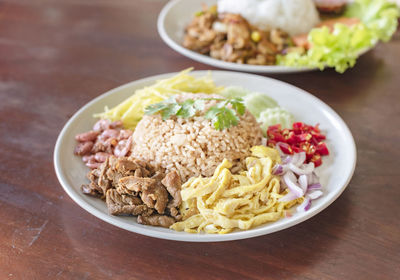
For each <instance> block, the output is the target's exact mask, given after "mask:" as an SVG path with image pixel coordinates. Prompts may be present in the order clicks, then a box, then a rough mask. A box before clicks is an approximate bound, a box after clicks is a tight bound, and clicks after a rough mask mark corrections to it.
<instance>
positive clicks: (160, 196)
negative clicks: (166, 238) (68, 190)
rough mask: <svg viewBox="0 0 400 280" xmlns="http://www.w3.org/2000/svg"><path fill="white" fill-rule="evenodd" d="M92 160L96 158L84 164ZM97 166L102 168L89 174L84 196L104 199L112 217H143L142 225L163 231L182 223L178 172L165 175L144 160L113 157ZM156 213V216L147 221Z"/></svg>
mask: <svg viewBox="0 0 400 280" xmlns="http://www.w3.org/2000/svg"><path fill="white" fill-rule="evenodd" d="M100 156H102V154H101V155H100ZM90 157H93V155H90V156H87V157H86V158H85V160H87V161H89V160H90ZM97 163H98V164H99V165H100V166H98V167H97V168H95V169H93V170H92V171H90V172H89V173H88V175H87V176H88V178H89V180H90V184H87V185H83V186H82V187H81V188H82V192H83V193H85V194H88V195H92V196H96V197H100V198H102V199H105V202H106V204H107V207H108V210H109V212H110V214H112V215H135V216H136V215H140V217H141V218H140V219H139V220H141V221H142V223H145V224H154V225H159V226H164V227H168V226H169V225H171V224H172V223H174V222H175V221H178V220H180V219H181V215H180V213H179V205H180V204H181V201H182V199H181V196H180V188H181V179H180V177H179V175H178V173H177V172H175V171H174V172H170V173H168V174H167V175H165V173H164V172H162V171H163V169H161V168H159V167H156V166H151V165H150V164H148V163H146V162H143V161H141V160H138V159H134V158H127V157H122V158H117V157H115V156H112V155H111V156H105V157H104V162H103V163H99V162H97ZM167 205H168V206H167ZM156 211H157V212H156ZM154 213H157V215H156V216H154V217H153V218H150V219H147V217H148V216H150V215H155V214H154Z"/></svg>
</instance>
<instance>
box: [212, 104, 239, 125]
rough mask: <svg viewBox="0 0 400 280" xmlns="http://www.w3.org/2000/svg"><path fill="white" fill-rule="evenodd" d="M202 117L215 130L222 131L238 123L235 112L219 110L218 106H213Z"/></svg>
mask: <svg viewBox="0 0 400 280" xmlns="http://www.w3.org/2000/svg"><path fill="white" fill-rule="evenodd" d="M204 117H205V118H206V119H210V120H211V122H212V124H213V126H214V128H215V129H216V130H224V129H225V128H229V127H231V126H235V125H237V124H238V122H239V117H238V116H237V115H236V112H235V111H234V110H232V109H230V108H228V107H223V108H219V107H218V106H213V107H211V108H210V109H209V110H208V111H207V113H206V115H205V116H204Z"/></svg>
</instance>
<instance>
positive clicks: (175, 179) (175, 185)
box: [161, 171, 182, 208]
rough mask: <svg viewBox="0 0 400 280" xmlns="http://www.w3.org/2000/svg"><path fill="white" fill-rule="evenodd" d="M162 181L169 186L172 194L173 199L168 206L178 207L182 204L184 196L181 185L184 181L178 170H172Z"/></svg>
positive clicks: (168, 188)
mask: <svg viewBox="0 0 400 280" xmlns="http://www.w3.org/2000/svg"><path fill="white" fill-rule="evenodd" d="M161 183H162V184H163V185H164V186H165V187H166V188H167V191H168V192H169V194H170V195H171V196H172V198H173V200H171V201H170V203H169V204H168V207H170V208H172V207H177V206H179V205H181V202H182V197H181V186H182V181H181V177H180V176H179V174H178V173H177V172H176V171H171V172H169V173H168V174H167V175H165V177H164V179H162V181H161Z"/></svg>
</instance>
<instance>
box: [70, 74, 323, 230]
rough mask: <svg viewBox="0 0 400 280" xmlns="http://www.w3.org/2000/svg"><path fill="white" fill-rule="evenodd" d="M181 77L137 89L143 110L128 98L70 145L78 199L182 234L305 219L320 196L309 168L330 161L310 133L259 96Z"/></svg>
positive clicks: (316, 131) (316, 133)
mask: <svg viewBox="0 0 400 280" xmlns="http://www.w3.org/2000/svg"><path fill="white" fill-rule="evenodd" d="M189 71H190V69H189V70H185V71H183V72H181V73H179V74H177V75H176V76H174V77H171V78H167V79H163V80H160V81H158V82H157V83H156V84H155V85H151V86H148V87H146V88H144V89H139V90H137V91H136V93H135V95H136V94H138V93H139V94H142V98H143V99H144V100H145V101H143V100H141V99H140V98H139V99H138V98H136V99H135V98H134V96H135V95H133V96H132V97H129V98H128V99H126V100H124V101H122V102H121V103H120V104H119V105H117V106H115V107H114V108H112V109H111V110H108V109H106V111H105V112H104V113H100V114H96V115H95V116H97V117H98V116H100V117H101V119H100V120H98V121H97V122H96V123H95V125H94V126H93V129H92V130H90V131H88V132H83V133H80V134H78V135H77V136H76V137H75V139H76V141H77V146H76V148H75V150H74V153H75V154H76V155H77V156H81V157H82V159H83V161H84V162H85V164H86V165H87V167H89V168H90V171H89V173H88V175H87V177H88V179H89V183H87V184H83V185H82V186H81V190H82V192H83V193H84V194H86V195H90V196H93V197H97V198H100V199H102V200H104V202H105V203H106V205H107V208H108V211H109V213H110V214H111V215H125V216H126V215H128V216H137V222H138V223H141V224H145V225H152V226H161V227H166V228H171V229H173V230H178V231H186V232H202V231H204V232H206V233H228V232H231V231H233V230H235V229H239V230H247V229H250V228H253V227H256V226H258V225H260V224H264V223H267V222H273V221H276V220H278V219H281V218H285V217H289V216H290V215H291V213H292V212H293V211H295V210H297V211H299V212H301V211H307V210H308V209H309V208H310V207H311V201H312V200H314V199H317V198H318V197H320V196H321V195H322V194H323V192H322V186H321V184H320V183H319V179H318V176H317V175H316V172H315V168H316V167H317V166H318V165H320V164H322V161H321V160H320V157H321V156H323V155H328V154H329V151H328V149H327V147H326V145H325V143H324V142H321V141H322V140H324V139H325V136H324V135H323V134H321V132H320V130H319V127H318V125H317V126H309V125H306V124H303V123H299V122H296V123H293V120H294V117H293V115H292V114H290V112H288V111H287V110H286V109H284V108H282V107H280V106H279V104H278V102H276V101H275V100H274V99H272V98H271V97H269V96H268V95H266V94H265V93H259V92H252V91H249V90H246V89H243V88H240V87H233V86H229V87H226V88H225V87H220V86H216V85H215V84H214V82H213V80H212V78H211V76H210V75H208V76H206V77H193V76H191V75H190V74H189ZM144 93H147V94H148V95H145V94H144ZM285 127H293V129H288V128H285ZM263 134H264V135H266V136H267V138H264V137H263ZM267 144H268V146H269V147H267ZM288 154H290V155H288ZM318 157H319V158H318ZM295 205H298V206H297V207H296V208H295V207H294V206H295Z"/></svg>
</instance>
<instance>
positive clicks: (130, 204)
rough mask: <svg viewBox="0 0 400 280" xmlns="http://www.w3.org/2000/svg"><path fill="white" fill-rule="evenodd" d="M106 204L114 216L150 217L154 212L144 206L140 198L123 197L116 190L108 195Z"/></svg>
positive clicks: (111, 190)
mask: <svg viewBox="0 0 400 280" xmlns="http://www.w3.org/2000/svg"><path fill="white" fill-rule="evenodd" d="M106 204H107V208H108V211H109V212H110V214H112V215H121V214H128V215H143V216H149V215H151V214H152V213H153V210H152V209H150V208H149V207H147V206H146V205H144V204H142V201H141V200H140V198H138V197H135V196H130V195H121V194H119V193H118V192H117V191H116V190H115V189H110V190H108V191H107V193H106Z"/></svg>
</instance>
